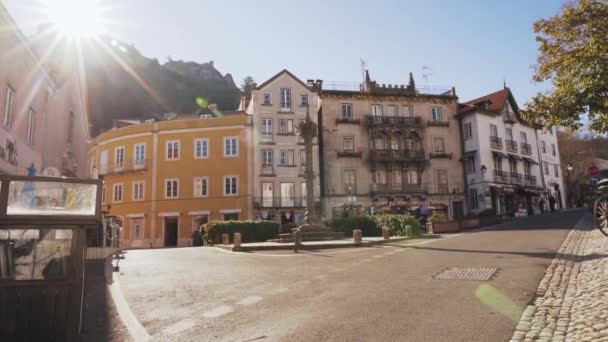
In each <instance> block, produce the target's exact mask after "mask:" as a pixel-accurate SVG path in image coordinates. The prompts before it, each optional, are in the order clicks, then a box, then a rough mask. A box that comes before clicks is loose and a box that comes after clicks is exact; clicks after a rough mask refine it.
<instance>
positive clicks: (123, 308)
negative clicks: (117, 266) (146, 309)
mask: <svg viewBox="0 0 608 342" xmlns="http://www.w3.org/2000/svg"><path fill="white" fill-rule="evenodd" d="M108 288H109V289H110V296H111V297H112V301H114V305H115V306H116V311H118V316H119V317H120V320H121V321H122V323H123V324H124V325H125V326H126V327H127V330H128V331H129V334H130V335H131V337H132V338H133V340H135V341H148V340H150V339H151V336H150V334H148V332H147V331H146V329H145V328H144V327H143V326H142V325H141V323H139V321H138V320H137V318H135V315H134V314H133V311H131V308H129V303H127V300H126V299H125V297H124V295H123V294H122V290H121V289H120V283H119V279H118V275H117V273H116V272H113V273H112V284H109V285H108Z"/></svg>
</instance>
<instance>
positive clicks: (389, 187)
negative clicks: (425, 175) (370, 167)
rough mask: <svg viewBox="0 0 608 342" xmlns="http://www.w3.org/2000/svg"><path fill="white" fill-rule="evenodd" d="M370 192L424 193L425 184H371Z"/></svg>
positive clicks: (425, 190) (425, 191)
mask: <svg viewBox="0 0 608 342" xmlns="http://www.w3.org/2000/svg"><path fill="white" fill-rule="evenodd" d="M370 191H371V192H372V193H376V194H425V193H427V189H426V186H424V185H422V184H372V185H371V190H370Z"/></svg>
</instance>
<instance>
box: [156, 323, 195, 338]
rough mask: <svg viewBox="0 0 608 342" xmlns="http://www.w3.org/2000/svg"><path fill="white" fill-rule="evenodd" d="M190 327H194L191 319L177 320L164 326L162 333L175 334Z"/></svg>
mask: <svg viewBox="0 0 608 342" xmlns="http://www.w3.org/2000/svg"><path fill="white" fill-rule="evenodd" d="M192 328H194V321H193V320H191V319H184V320H182V321H179V322H177V323H175V324H173V325H170V326H168V327H166V328H165V329H163V333H165V334H168V335H175V334H178V333H180V332H182V331H186V330H188V329H192Z"/></svg>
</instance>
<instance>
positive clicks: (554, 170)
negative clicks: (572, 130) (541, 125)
mask: <svg viewBox="0 0 608 342" xmlns="http://www.w3.org/2000/svg"><path fill="white" fill-rule="evenodd" d="M536 134H537V139H538V142H539V145H540V153H539V155H540V163H541V166H542V182H543V186H544V188H545V189H546V191H547V195H549V194H550V195H552V196H553V197H554V198H555V200H556V203H557V207H558V208H565V207H566V200H567V198H566V189H565V188H564V177H563V174H562V173H563V172H562V170H563V169H562V165H561V159H560V155H559V145H558V143H557V128H555V127H551V128H550V129H547V130H542V129H538V130H537V131H536Z"/></svg>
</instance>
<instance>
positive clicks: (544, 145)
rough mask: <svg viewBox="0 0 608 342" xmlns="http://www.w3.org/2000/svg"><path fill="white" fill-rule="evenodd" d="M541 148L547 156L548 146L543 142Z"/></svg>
mask: <svg viewBox="0 0 608 342" xmlns="http://www.w3.org/2000/svg"><path fill="white" fill-rule="evenodd" d="M540 147H541V151H543V154H547V144H546V143H545V141H544V140H541V142H540Z"/></svg>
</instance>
